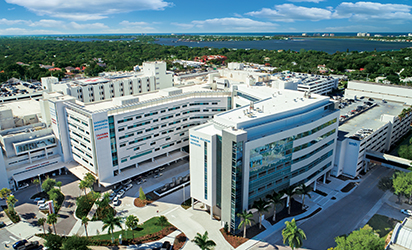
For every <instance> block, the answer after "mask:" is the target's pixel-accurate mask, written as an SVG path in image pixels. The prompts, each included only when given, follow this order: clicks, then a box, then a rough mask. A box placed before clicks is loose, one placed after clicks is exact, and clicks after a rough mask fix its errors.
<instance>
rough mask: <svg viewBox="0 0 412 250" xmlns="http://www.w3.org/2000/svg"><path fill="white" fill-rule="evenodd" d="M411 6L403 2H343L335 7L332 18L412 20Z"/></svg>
mask: <svg viewBox="0 0 412 250" xmlns="http://www.w3.org/2000/svg"><path fill="white" fill-rule="evenodd" d="M411 9H412V6H410V5H405V4H382V3H375V2H356V3H352V2H343V3H341V4H340V5H338V6H337V7H336V8H335V12H334V13H333V16H332V17H333V18H349V19H350V20H352V21H366V20H374V21H376V20H394V21H398V22H399V21H405V20H412V14H411V13H410V12H411Z"/></svg>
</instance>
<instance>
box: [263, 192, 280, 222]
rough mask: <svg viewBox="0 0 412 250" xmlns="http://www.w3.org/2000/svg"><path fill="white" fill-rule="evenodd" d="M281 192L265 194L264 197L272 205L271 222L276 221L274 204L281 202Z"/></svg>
mask: <svg viewBox="0 0 412 250" xmlns="http://www.w3.org/2000/svg"><path fill="white" fill-rule="evenodd" d="M282 196H283V195H282V194H280V193H276V192H273V194H268V195H266V198H267V199H268V201H269V202H270V204H272V205H273V219H272V220H273V222H275V221H276V206H277V205H278V204H280V203H281V202H282Z"/></svg>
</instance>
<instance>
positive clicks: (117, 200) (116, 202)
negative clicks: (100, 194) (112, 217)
mask: <svg viewBox="0 0 412 250" xmlns="http://www.w3.org/2000/svg"><path fill="white" fill-rule="evenodd" d="M113 205H115V206H119V205H120V200H119V197H117V196H116V197H114V200H113Z"/></svg>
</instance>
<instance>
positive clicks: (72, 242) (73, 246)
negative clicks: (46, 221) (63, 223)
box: [62, 235, 91, 250]
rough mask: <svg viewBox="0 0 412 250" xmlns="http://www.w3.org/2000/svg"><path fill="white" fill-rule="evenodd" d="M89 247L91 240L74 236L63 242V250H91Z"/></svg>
mask: <svg viewBox="0 0 412 250" xmlns="http://www.w3.org/2000/svg"><path fill="white" fill-rule="evenodd" d="M88 245H89V240H88V239H87V238H84V237H79V236H77V235H73V236H71V237H68V238H67V239H66V240H65V241H64V242H63V247H62V250H89V249H91V248H89V247H88Z"/></svg>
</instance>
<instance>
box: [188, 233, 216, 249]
mask: <svg viewBox="0 0 412 250" xmlns="http://www.w3.org/2000/svg"><path fill="white" fill-rule="evenodd" d="M192 242H194V243H195V244H196V246H198V247H200V249H202V250H210V249H213V247H214V246H216V243H215V242H214V241H213V240H209V236H208V232H207V231H206V232H205V233H204V234H203V235H201V234H200V233H197V234H196V236H195V238H194V239H193V240H192Z"/></svg>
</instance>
